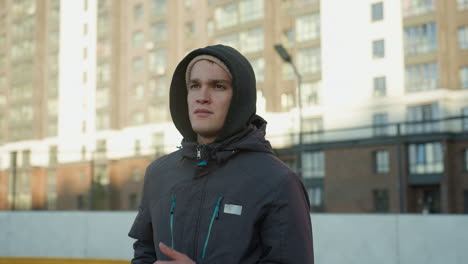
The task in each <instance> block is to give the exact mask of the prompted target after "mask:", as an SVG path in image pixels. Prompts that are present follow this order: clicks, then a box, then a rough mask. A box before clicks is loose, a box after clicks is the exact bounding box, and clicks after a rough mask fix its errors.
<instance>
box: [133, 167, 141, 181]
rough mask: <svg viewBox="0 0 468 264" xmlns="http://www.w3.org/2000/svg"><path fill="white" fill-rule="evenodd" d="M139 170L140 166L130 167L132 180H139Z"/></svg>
mask: <svg viewBox="0 0 468 264" xmlns="http://www.w3.org/2000/svg"><path fill="white" fill-rule="evenodd" d="M141 176H142V175H141V170H140V168H133V169H132V180H133V181H134V182H139V181H141Z"/></svg>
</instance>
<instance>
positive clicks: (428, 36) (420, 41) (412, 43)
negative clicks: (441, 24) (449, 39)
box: [404, 23, 437, 55]
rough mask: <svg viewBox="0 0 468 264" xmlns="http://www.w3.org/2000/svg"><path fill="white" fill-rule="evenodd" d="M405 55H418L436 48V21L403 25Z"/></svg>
mask: <svg viewBox="0 0 468 264" xmlns="http://www.w3.org/2000/svg"><path fill="white" fill-rule="evenodd" d="M404 43H405V55H418V54H424V53H430V52H434V51H436V50H437V26H436V23H430V24H422V25H418V26H412V27H405V34H404Z"/></svg>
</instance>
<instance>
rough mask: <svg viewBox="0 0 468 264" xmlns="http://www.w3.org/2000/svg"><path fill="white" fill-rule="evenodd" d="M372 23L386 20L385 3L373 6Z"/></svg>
mask: <svg viewBox="0 0 468 264" xmlns="http://www.w3.org/2000/svg"><path fill="white" fill-rule="evenodd" d="M371 17H372V21H381V20H383V18H384V13H383V3H382V2H377V3H373V4H372V5H371Z"/></svg>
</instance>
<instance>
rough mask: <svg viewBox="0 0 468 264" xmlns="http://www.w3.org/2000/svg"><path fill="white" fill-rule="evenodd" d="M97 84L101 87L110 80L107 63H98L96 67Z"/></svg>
mask: <svg viewBox="0 0 468 264" xmlns="http://www.w3.org/2000/svg"><path fill="white" fill-rule="evenodd" d="M96 71H97V83H98V85H102V84H105V83H108V82H109V81H110V79H111V71H110V64H109V62H104V63H99V64H98V65H97V69H96Z"/></svg>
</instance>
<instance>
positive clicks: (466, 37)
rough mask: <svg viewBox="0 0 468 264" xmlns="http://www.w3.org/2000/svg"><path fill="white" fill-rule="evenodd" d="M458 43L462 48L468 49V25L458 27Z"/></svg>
mask: <svg viewBox="0 0 468 264" xmlns="http://www.w3.org/2000/svg"><path fill="white" fill-rule="evenodd" d="M458 45H459V46H460V49H468V26H463V27H459V28H458Z"/></svg>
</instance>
